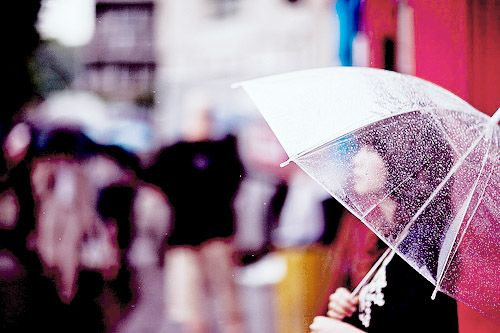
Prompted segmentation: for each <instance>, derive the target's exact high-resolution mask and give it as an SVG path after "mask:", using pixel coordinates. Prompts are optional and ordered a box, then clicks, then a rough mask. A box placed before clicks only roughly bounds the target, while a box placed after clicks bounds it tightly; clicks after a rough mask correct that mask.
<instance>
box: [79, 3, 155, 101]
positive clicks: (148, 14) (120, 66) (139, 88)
mask: <svg viewBox="0 0 500 333" xmlns="http://www.w3.org/2000/svg"><path fill="white" fill-rule="evenodd" d="M153 17H154V1H153V0H97V1H96V27H95V33H94V36H93V38H92V40H91V42H90V43H89V44H88V45H87V46H86V47H85V48H84V51H83V55H82V57H83V63H84V67H85V70H84V73H83V77H82V78H81V80H82V81H83V83H82V86H83V87H84V88H87V89H89V90H91V91H94V92H96V93H99V94H100V95H103V96H105V97H108V98H110V99H117V100H128V101H132V100H137V99H139V100H140V99H144V98H150V97H151V96H150V95H151V94H152V91H153V90H154V73H155V67H156V63H155V56H154V40H153Z"/></svg>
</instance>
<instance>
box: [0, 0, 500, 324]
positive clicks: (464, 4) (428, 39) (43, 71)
mask: <svg viewBox="0 0 500 333" xmlns="http://www.w3.org/2000/svg"><path fill="white" fill-rule="evenodd" d="M5 6H6V9H5V11H4V13H5V15H6V16H9V20H8V21H9V23H7V26H6V27H5V28H4V38H5V45H6V47H7V49H8V50H7V49H5V50H4V51H3V53H4V54H5V56H6V57H7V59H6V60H5V61H6V62H5V66H6V70H5V73H6V75H7V78H6V85H4V87H5V88H2V89H4V98H3V101H4V104H3V107H2V112H1V113H0V139H1V140H2V147H3V150H2V152H3V154H2V156H1V157H0V173H1V174H0V332H36V331H40V332H123V333H125V332H127V333H129V332H130V333H132V332H159V333H165V332H172V333H177V332H248V333H274V332H276V333H294V332H308V326H309V325H310V323H311V321H312V319H313V317H314V316H316V315H318V314H322V313H323V312H324V309H325V304H326V303H327V299H328V295H329V293H331V292H332V291H333V290H334V289H335V288H336V287H337V286H338V285H336V283H339V282H338V280H339V279H338V277H337V275H336V274H341V273H339V272H341V271H342V268H340V266H341V265H339V263H340V262H341V251H340V250H339V248H341V245H340V243H342V241H343V239H344V238H345V237H347V236H346V235H345V234H343V228H342V223H343V220H344V219H349V218H350V217H349V216H348V215H347V213H346V212H345V211H344V209H343V208H342V206H341V205H340V204H339V203H337V202H336V201H335V200H334V199H332V198H330V196H329V195H328V193H326V192H325V191H324V190H323V189H322V188H321V187H319V185H317V184H316V183H314V182H313V181H312V180H310V179H309V178H308V177H307V176H306V175H305V174H303V173H302V172H301V171H300V170H298V169H297V168H295V167H294V166H288V167H286V168H280V167H279V164H280V163H281V162H284V161H285V160H286V159H287V158H288V157H287V156H286V154H285V153H284V151H283V150H282V148H281V146H280V144H279V142H277V141H276V139H275V138H274V135H273V134H272V132H271V131H270V129H269V128H268V127H267V125H266V124H265V122H264V120H263V119H262V118H261V117H260V115H259V113H258V112H257V110H256V108H255V106H254V105H253V104H252V103H251V101H250V100H249V99H248V97H247V96H246V95H245V94H244V92H243V91H242V90H241V89H233V88H231V85H232V84H234V83H237V82H239V81H242V80H246V79H252V78H257V77H261V76H266V75H271V74H277V73H284V72H288V71H293V70H301V69H309V68H316V67H326V66H367V67H376V68H385V69H388V70H394V71H399V72H402V73H407V74H412V75H416V76H418V77H421V78H424V79H427V80H429V81H432V82H434V83H436V84H438V85H441V86H443V87H444V88H446V89H449V90H450V91H452V92H453V93H455V94H457V95H458V96H460V97H461V98H463V99H464V100H466V101H468V102H469V103H470V104H471V105H473V106H474V107H476V108H477V109H478V110H481V111H482V112H485V113H487V114H489V115H492V114H493V113H494V112H495V110H496V109H497V108H498V107H499V106H500V95H499V94H498V87H499V86H500V75H499V74H500V72H499V68H500V63H499V59H500V3H499V2H498V1H496V0H484V1H480V0H471V1H465V0H463V1H455V0H440V1H425V0H363V1H361V0H337V1H335V0H182V1H180V0H25V1H22V2H21V1H9V2H8V4H5ZM10 22H12V23H10ZM212 165H214V167H213V168H212ZM191 167H192V168H193V170H190V169H189V168H191ZM344 273H345V272H344ZM459 323H460V332H461V333H472V332H498V328H499V327H498V324H497V323H494V322H491V321H490V320H488V319H486V318H484V317H481V316H480V315H479V314H477V313H475V312H473V311H472V310H470V309H468V308H467V307H466V306H464V305H462V304H459Z"/></svg>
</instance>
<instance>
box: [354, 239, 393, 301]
mask: <svg viewBox="0 0 500 333" xmlns="http://www.w3.org/2000/svg"><path fill="white" fill-rule="evenodd" d="M394 252H396V251H395V250H393V249H391V248H388V249H387V250H385V252H384V253H383V254H382V255H381V256H380V258H378V260H377V262H376V263H375V264H374V265H373V266H372V268H370V270H369V271H368V273H366V275H365V277H364V278H363V279H362V280H361V282H359V283H358V285H357V286H356V288H354V290H353V291H352V292H351V297H354V296H356V295H357V294H358V293H359V291H360V290H361V288H363V287H364V285H365V284H366V283H367V282H368V281H369V280H370V279H371V278H372V276H373V274H374V273H375V272H376V271H377V269H378V268H379V267H380V265H381V264H382V263H383V262H384V260H385V258H387V257H388V256H389V255H390V254H392V253H394Z"/></svg>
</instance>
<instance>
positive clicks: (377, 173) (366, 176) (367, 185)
mask: <svg viewBox="0 0 500 333" xmlns="http://www.w3.org/2000/svg"><path fill="white" fill-rule="evenodd" d="M353 166H354V169H353V175H354V190H355V191H356V193H358V194H370V193H377V192H380V191H381V190H382V189H383V188H384V184H385V182H386V181H387V168H386V166H385V164H384V161H383V160H382V157H380V155H379V154H378V153H377V152H376V151H375V150H374V149H373V148H370V147H362V148H361V149H360V150H359V151H358V152H357V153H356V155H355V156H354V158H353Z"/></svg>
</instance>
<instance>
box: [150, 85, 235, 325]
mask: <svg viewBox="0 0 500 333" xmlns="http://www.w3.org/2000/svg"><path fill="white" fill-rule="evenodd" d="M189 103H190V106H189V107H188V108H187V110H186V114H185V118H184V133H183V134H184V137H183V139H182V140H181V141H179V142H178V143H176V144H174V145H172V146H170V147H166V148H164V149H162V150H161V151H160V152H159V154H158V156H157V159H156V162H155V163H154V164H153V165H152V166H151V167H150V168H149V170H148V171H147V176H146V179H147V180H148V181H149V182H151V183H152V184H154V185H157V186H158V187H160V188H161V189H162V190H163V191H164V193H165V194H166V196H167V198H168V200H169V203H170V204H171V206H172V209H173V213H174V216H175V218H174V221H173V226H172V228H171V232H170V233H169V235H168V237H167V240H166V243H167V251H166V254H165V283H166V285H165V287H166V296H165V298H166V302H167V304H166V311H167V314H166V316H167V320H168V321H170V322H172V323H174V324H175V325H176V332H209V331H212V330H213V329H216V331H217V332H241V331H242V327H241V315H240V311H239V306H238V302H237V296H236V290H235V282H234V278H233V268H234V267H233V266H234V265H233V258H232V256H233V245H232V236H233V234H234V231H235V230H234V216H233V198H234V197H235V194H236V192H237V190H238V186H239V184H240V181H241V178H242V177H243V173H244V170H243V166H242V163H241V162H240V159H239V156H238V151H237V145H236V140H235V137H233V136H227V137H225V138H223V139H221V140H215V139H213V138H212V137H211V135H212V118H211V115H210V107H211V105H210V104H209V103H208V102H207V99H206V98H205V97H204V96H193V95H191V96H190V101H189ZM204 286H207V288H204ZM206 291H208V292H209V295H208V296H209V297H207V294H206ZM212 309H213V312H211V310H212ZM211 318H215V321H216V323H215V325H212V324H211V322H212V320H210V319H211ZM212 326H215V327H212Z"/></svg>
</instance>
